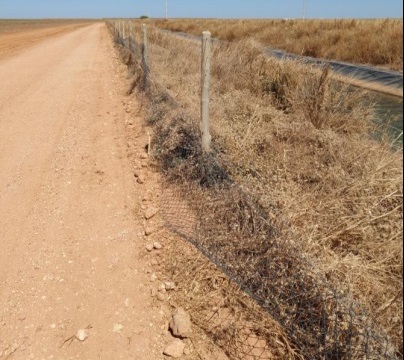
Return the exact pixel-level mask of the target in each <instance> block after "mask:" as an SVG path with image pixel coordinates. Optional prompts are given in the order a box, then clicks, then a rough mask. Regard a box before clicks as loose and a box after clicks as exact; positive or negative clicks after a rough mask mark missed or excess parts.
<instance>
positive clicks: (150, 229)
mask: <svg viewBox="0 0 404 360" xmlns="http://www.w3.org/2000/svg"><path fill="white" fill-rule="evenodd" d="M154 232H156V228H154V227H153V226H147V227H146V229H145V230H144V233H145V235H146V236H149V235H151V234H153V233H154Z"/></svg>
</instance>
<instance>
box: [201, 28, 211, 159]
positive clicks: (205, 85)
mask: <svg viewBox="0 0 404 360" xmlns="http://www.w3.org/2000/svg"><path fill="white" fill-rule="evenodd" d="M210 48H211V35H210V32H209V31H204V32H203V33H202V62H201V122H200V130H201V135H202V150H203V151H205V152H209V151H210V143H211V140H212V137H211V135H210V129H209V128H210V120H209V92H210Z"/></svg>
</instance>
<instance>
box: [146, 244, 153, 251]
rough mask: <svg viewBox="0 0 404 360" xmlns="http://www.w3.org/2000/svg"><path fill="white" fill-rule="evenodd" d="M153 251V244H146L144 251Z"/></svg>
mask: <svg viewBox="0 0 404 360" xmlns="http://www.w3.org/2000/svg"><path fill="white" fill-rule="evenodd" d="M153 249H154V245H153V244H147V245H146V250H147V251H148V252H150V251H152V250H153Z"/></svg>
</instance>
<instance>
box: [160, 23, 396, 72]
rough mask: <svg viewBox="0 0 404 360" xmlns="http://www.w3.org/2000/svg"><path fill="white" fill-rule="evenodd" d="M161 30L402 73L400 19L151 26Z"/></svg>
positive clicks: (164, 24)
mask: <svg viewBox="0 0 404 360" xmlns="http://www.w3.org/2000/svg"><path fill="white" fill-rule="evenodd" d="M154 24H155V25H156V26H158V27H160V28H162V29H169V30H172V31H181V32H186V33H191V34H194V35H201V33H202V31H205V30H209V31H210V32H211V33H212V36H214V37H216V38H219V39H222V40H228V41H236V40H245V39H254V40H256V41H258V42H259V43H260V44H262V45H264V46H269V47H273V48H279V49H282V50H284V51H287V52H290V53H294V54H300V55H305V56H312V57H316V58H324V59H332V60H341V61H346V62H351V63H357V64H370V65H374V66H381V67H386V68H389V69H392V70H402V69H403V21H402V19H377V20H376V19H375V20H355V19H352V20H348V19H347V20H344V19H336V20H305V21H302V20H287V21H286V20H213V19H210V20H207V19H173V20H168V21H165V20H164V21H163V20H156V21H154Z"/></svg>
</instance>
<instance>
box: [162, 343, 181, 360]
mask: <svg viewBox="0 0 404 360" xmlns="http://www.w3.org/2000/svg"><path fill="white" fill-rule="evenodd" d="M184 349H185V344H184V343H183V342H182V341H181V340H180V339H175V340H174V341H173V342H172V343H171V344H170V345H168V346H167V347H166V348H165V349H164V351H163V354H164V355H167V356H170V357H172V358H174V359H179V358H180V357H181V356H182V355H183V354H184Z"/></svg>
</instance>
